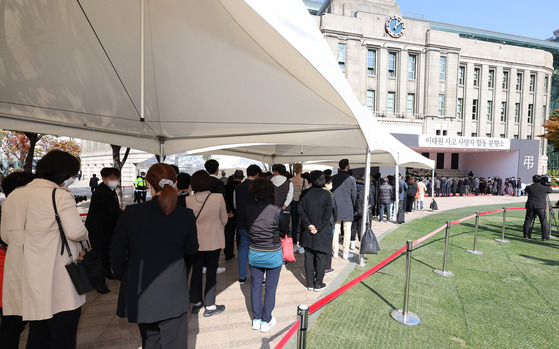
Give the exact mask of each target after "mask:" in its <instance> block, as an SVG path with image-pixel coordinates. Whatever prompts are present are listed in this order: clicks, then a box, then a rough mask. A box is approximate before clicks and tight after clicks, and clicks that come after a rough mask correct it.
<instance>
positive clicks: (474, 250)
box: [466, 212, 483, 254]
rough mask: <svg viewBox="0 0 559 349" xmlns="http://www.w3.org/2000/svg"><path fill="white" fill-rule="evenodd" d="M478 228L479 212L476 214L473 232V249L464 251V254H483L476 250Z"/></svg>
mask: <svg viewBox="0 0 559 349" xmlns="http://www.w3.org/2000/svg"><path fill="white" fill-rule="evenodd" d="M478 227H479V212H476V227H475V230H474V249H473V250H466V252H469V253H472V254H483V252H481V251H478V250H477V228H478Z"/></svg>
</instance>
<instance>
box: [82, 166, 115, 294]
mask: <svg viewBox="0 0 559 349" xmlns="http://www.w3.org/2000/svg"><path fill="white" fill-rule="evenodd" d="M101 178H102V180H103V181H102V182H101V184H99V186H98V187H97V190H96V191H95V193H93V195H92V196H91V204H90V205H89V212H88V214H87V218H86V220H85V227H86V228H87V231H88V232H89V240H90V241H91V247H93V249H94V250H95V251H96V252H97V253H98V254H99V259H100V260H101V263H103V266H104V267H105V272H106V277H107V278H109V279H114V275H113V271H112V269H111V261H110V257H109V250H110V248H111V240H112V239H113V234H114V230H115V227H116V223H117V222H118V219H119V218H120V215H121V214H122V210H121V208H120V204H119V202H118V197H117V195H116V193H115V189H116V187H117V186H118V184H119V182H120V170H119V169H117V168H114V167H105V168H104V169H102V170H101ZM97 292H99V293H108V292H110V290H109V288H108V287H107V285H106V284H104V285H98V286H97Z"/></svg>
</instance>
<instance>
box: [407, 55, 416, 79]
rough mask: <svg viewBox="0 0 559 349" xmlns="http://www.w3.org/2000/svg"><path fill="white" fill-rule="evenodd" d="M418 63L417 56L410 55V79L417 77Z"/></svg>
mask: <svg viewBox="0 0 559 349" xmlns="http://www.w3.org/2000/svg"><path fill="white" fill-rule="evenodd" d="M416 63H417V56H415V55H410V56H409V57H408V79H410V80H413V79H415V66H416Z"/></svg>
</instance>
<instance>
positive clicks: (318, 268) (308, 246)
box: [299, 171, 351, 292]
mask: <svg viewBox="0 0 559 349" xmlns="http://www.w3.org/2000/svg"><path fill="white" fill-rule="evenodd" d="M325 181H326V179H325V177H324V174H323V173H322V172H321V171H312V172H311V174H310V178H309V182H310V183H311V184H312V187H311V188H310V189H309V190H307V191H306V192H305V194H304V195H303V196H302V198H301V203H300V206H299V214H300V216H301V224H302V227H303V231H302V233H301V243H302V244H303V247H304V248H305V274H306V279H307V288H308V290H309V291H315V292H320V291H322V290H324V289H325V288H326V284H325V283H324V273H325V271H326V269H327V265H326V263H327V261H326V256H327V254H329V253H331V252H330V251H331V246H332V228H333V227H332V216H333V212H334V206H333V201H332V196H331V195H330V193H328V191H326V190H324V185H325ZM350 229H351V228H350Z"/></svg>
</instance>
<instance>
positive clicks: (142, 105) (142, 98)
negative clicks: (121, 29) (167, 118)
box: [140, 0, 146, 122]
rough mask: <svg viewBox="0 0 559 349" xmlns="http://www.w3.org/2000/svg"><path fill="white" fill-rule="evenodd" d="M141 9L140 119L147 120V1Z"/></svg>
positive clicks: (143, 1)
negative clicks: (145, 32)
mask: <svg viewBox="0 0 559 349" xmlns="http://www.w3.org/2000/svg"><path fill="white" fill-rule="evenodd" d="M141 2H142V5H141V10H140V12H141V13H140V121H141V122H144V121H145V115H144V110H145V76H144V75H145V74H144V71H145V69H144V65H145V57H144V56H145V43H144V41H145V38H144V23H145V7H146V1H145V0H141Z"/></svg>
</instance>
